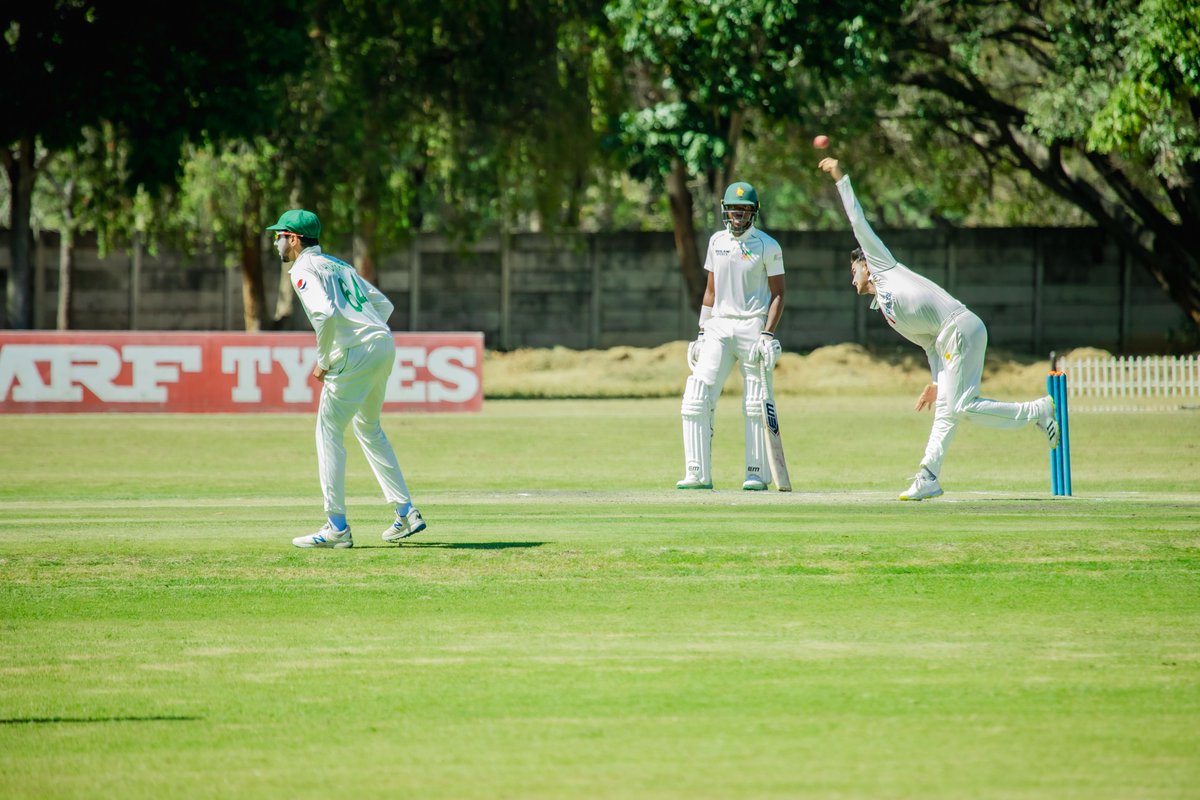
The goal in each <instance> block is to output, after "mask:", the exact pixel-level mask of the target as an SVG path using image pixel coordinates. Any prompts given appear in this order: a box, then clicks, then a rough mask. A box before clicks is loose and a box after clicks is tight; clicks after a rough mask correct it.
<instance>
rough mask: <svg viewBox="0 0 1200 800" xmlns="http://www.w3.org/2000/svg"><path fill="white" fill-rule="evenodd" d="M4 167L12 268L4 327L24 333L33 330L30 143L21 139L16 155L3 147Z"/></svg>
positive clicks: (32, 166) (32, 167) (33, 173)
mask: <svg viewBox="0 0 1200 800" xmlns="http://www.w3.org/2000/svg"><path fill="white" fill-rule="evenodd" d="M3 154H4V167H5V171H6V172H7V173H8V185H9V189H10V192H9V202H10V204H11V208H10V210H9V212H10V217H9V219H10V222H9V232H10V237H11V238H10V239H9V242H8V247H9V253H10V254H11V257H12V266H11V267H10V268H9V271H8V286H7V303H6V314H7V316H6V320H5V321H6V324H7V327H9V328H16V329H24V330H27V329H29V328H32V327H33V235H32V228H31V226H30V214H31V212H32V210H33V184H34V179H35V178H36V177H37V167H36V166H35V164H34V157H33V140H32V139H22V140H21V142H20V143H19V144H18V145H17V152H16V153H13V152H12V151H11V150H9V149H7V148H5V149H4V151H3Z"/></svg>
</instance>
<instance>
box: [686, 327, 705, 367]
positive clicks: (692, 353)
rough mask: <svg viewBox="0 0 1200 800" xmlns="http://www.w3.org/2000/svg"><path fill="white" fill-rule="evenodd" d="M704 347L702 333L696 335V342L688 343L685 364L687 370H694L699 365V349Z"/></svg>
mask: <svg viewBox="0 0 1200 800" xmlns="http://www.w3.org/2000/svg"><path fill="white" fill-rule="evenodd" d="M703 346H704V331H700V333H698V334H696V341H694V342H689V343H688V351H687V362H688V369H695V368H696V365H697V364H699V363H700V348H701V347H703Z"/></svg>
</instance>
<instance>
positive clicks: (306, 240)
mask: <svg viewBox="0 0 1200 800" xmlns="http://www.w3.org/2000/svg"><path fill="white" fill-rule="evenodd" d="M319 242H320V240H319V239H314V238H312V237H311V236H301V237H300V246H301V247H312V246H313V245H314V244H318V243H319Z"/></svg>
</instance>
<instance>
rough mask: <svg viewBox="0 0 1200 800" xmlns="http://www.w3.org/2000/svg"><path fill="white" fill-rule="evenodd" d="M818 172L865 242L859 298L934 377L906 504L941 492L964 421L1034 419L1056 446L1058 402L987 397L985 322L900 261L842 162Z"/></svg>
mask: <svg viewBox="0 0 1200 800" xmlns="http://www.w3.org/2000/svg"><path fill="white" fill-rule="evenodd" d="M819 167H820V169H821V170H822V171H824V172H826V173H828V174H829V175H830V177H832V178H833V180H834V181H836V186H837V190H838V193H839V194H840V195H841V198H842V206H843V207H844V208H845V210H846V216H847V217H849V219H850V226H851V227H852V228H853V229H854V237H855V238H856V239H857V240H858V244H859V247H858V248H857V249H856V250H854V252H852V253H851V254H850V272H851V283H852V284H853V285H854V288H855V290H856V291H857V292H858V293H859V294H860V295H874V298H873V299H872V301H871V308H873V309H879V311H880V313H882V314H883V318H884V319H885V320H887V323H888V325H891V326H892V327H893V328H895V329H896V332H897V333H899V334H900V335H901V336H903V337H904V338H905V339H908V340H909V341H910V342H912V343H914V344H916V345H918V346H920V347H921V348H922V349H923V350H924V351H925V356H926V358H927V359H928V360H929V368H930V370H931V372H932V375H933V379H932V381H931V382H930V383H929V384H928V385H927V386H926V387H925V389H924V390H923V391H922V392H921V394H920V396H918V397H917V403H916V410H917V411H923V410H924V409H926V408H930V407H932V408H933V429H932V430H931V431H930V433H929V441H928V442H927V443H926V445H925V456H924V458H922V459H921V467H920V469H919V470H918V471H917V474H916V476H914V478H913V482H912V485H911V486H909V487H908V489H906V490H905V491H904V493H903V494H901V495H900V499H901V500H924V499H926V498H930V497H938V496H939V495H941V494H942V487H941V485H940V484H939V483H938V476H939V475H941V472H942V462H943V460H944V459H945V457H946V448H947V447H949V445H950V441H951V440H952V439H953V438H954V434H955V431H956V430H957V429H958V423H959V422H960V421H961V420H963V419H969V420H971V421H972V422H976V423H979V424H980V425H985V426H987V427H989V428H1020V427H1022V426H1024V425H1028V424H1029V423H1031V422H1032V423H1033V424H1034V425H1036V426H1037V427H1038V429H1039V430H1041V431H1042V432H1043V433H1045V434H1046V438H1047V440H1048V441H1049V444H1050V449H1051V450H1053V449H1054V448H1055V447H1057V446H1058V425H1057V424H1056V423H1055V421H1054V400H1053V398H1051V397H1050V395H1046V396H1045V397H1041V398H1039V399H1037V400H1031V401H1028V402H1024V403H1008V402H1001V401H999V400H989V399H987V398H984V397H980V396H979V392H980V383H981V382H982V380H983V361H984V356H985V354H986V353H987V329H986V328H985V327H984V325H983V322H982V321H981V320H980V319H979V317H977V316H975V314H973V313H972V312H971V311H970V309H968V308H967V307H966V306H964V305H963V304H962V303H960V302H959V301H958V300H956V299H954V298H953V297H951V296H950V294H949V293H948V292H946V290H945V289H943V288H942V287H940V286H938V285H937V284H935V283H934V282H933V281H931V280H929V279H928V278H926V277H924V276H922V275H918V274H917V273H915V272H913V271H912V270H911V269H909V268H908V267H906V266H904V265H903V264H901V263H900V262H899V261H897V260H896V258H895V256H893V255H892V254H891V251H889V250H888V249H887V247H886V246H884V244H883V242H882V241H881V240H880V239H879V237H878V236H877V235H875V231H874V230H872V229H871V225H870V224H869V223H868V222H867V219H866V216H865V215H864V214H863V209H862V206H861V205H860V204H859V202H858V198H856V197H855V196H854V188H853V187H852V186H851V185H850V176H849V175H844V174H843V173H842V170H841V167H840V166H839V165H838V161H837V159H835V158H825V159H822V161H821V163H820V165H819Z"/></svg>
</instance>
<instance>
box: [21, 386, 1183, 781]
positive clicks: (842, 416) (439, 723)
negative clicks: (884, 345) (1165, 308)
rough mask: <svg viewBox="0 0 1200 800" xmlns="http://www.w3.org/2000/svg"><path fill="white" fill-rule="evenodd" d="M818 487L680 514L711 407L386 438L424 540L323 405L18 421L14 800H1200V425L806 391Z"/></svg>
mask: <svg viewBox="0 0 1200 800" xmlns="http://www.w3.org/2000/svg"><path fill="white" fill-rule="evenodd" d="M780 405H781V409H780V415H781V421H782V424H783V426H784V438H785V443H786V446H787V450H788V455H789V463H790V466H791V471H792V478H793V483H794V485H795V488H796V491H795V492H793V493H792V494H779V493H776V492H770V493H766V494H752V493H743V492H741V491H740V490H738V489H737V487H738V486H739V485H740V478H741V473H740V463H741V436H742V426H741V420H740V412H739V410H738V402H737V400H736V399H734V398H732V397H727V398H725V399H723V400H722V401H721V407H720V412H719V421H718V428H717V440H716V443H715V465H716V470H715V472H716V480H717V484H718V491H715V492H678V491H676V490H675V489H674V488H673V486H674V482H675V480H676V479H678V478H679V477H680V476H681V474H682V455H681V444H680V425H679V417H678V401H677V400H640V401H635V400H612V401H489V402H488V403H487V404H486V406H485V409H484V411H483V412H482V413H480V414H475V415H413V416H394V417H390V418H389V419H388V420H387V427H388V430H389V433H390V434H391V437H392V440H393V443H394V444H395V445H396V449H397V451H398V453H399V456H400V459H401V464H402V466H403V467H404V469H405V472H406V475H407V477H408V479H409V482H410V484H411V487H412V489H413V491H414V493H415V495H416V499H417V501H418V504H419V505H420V507H421V508H422V510H423V511H424V513H425V516H426V518H427V520H428V521H429V524H430V528H429V530H428V531H426V532H425V533H423V534H420V535H418V536H416V537H414V538H413V539H411V540H409V543H407V544H404V545H403V546H401V547H395V546H384V545H383V543H382V542H381V541H380V540H379V536H378V535H379V531H380V530H382V529H383V527H384V526H385V525H386V524H387V522H388V520H389V511H388V509H387V507H386V506H385V505H383V503H382V502H381V501H380V500H379V498H378V489H377V487H376V486H375V485H374V481H373V478H372V477H371V475H370V472H369V470H368V469H367V467H366V464H365V461H364V460H363V458H362V456H361V454H360V453H359V452H358V450H357V448H356V447H355V446H354V445H353V443H352V440H351V443H350V444H351V447H350V459H349V465H350V468H349V482H348V490H349V494H350V505H351V509H350V511H351V514H350V521H351V524H352V525H353V526H354V532H355V542H356V546H355V548H354V549H353V550H344V551H302V550H298V549H295V548H293V547H291V545H290V539H291V537H292V536H295V535H298V534H302V533H308V532H311V531H312V530H315V529H316V528H317V527H318V526H319V525H320V523H321V521H322V520H321V512H320V500H319V497H318V488H317V482H316V468H315V454H314V444H313V435H312V428H313V420H312V418H311V417H308V416H284V415H280V416H167V415H129V416H122V415H56V416H15V415H6V416H0V448H2V452H3V458H2V459H0V511H2V512H3V513H0V677H2V681H0V797H4V798H57V797H79V798H97V797H103V798H193V797H194V798H218V797H219V798H237V797H247V798H263V797H267V798H274V797H279V798H328V797H419V798H559V797H575V796H578V797H586V798H589V800H591V799H595V798H641V797H648V798H697V797H702V798H785V797H786V798H796V797H813V798H872V799H876V798H947V799H949V798H956V799H957V798H1021V799H1022V800H1024V799H1026V798H1046V800H1051V799H1053V800H1061V799H1062V798H1081V799H1082V798H1086V799H1087V800H1095V799H1096V798H1121V800H1126V799H1128V798H1184V797H1192V798H1194V797H1198V796H1200V530H1198V529H1200V413H1175V414H1162V413H1159V414H1140V415H1139V414H1126V415H1117V414H1077V415H1075V416H1074V417H1073V419H1072V420H1071V422H1072V429H1071V432H1072V455H1073V461H1074V475H1073V478H1074V486H1075V492H1076V496H1075V497H1073V498H1057V499H1056V498H1052V497H1050V496H1049V468H1048V457H1047V454H1046V451H1045V447H1044V442H1043V440H1042V439H1041V438H1040V435H1039V434H1037V433H1036V432H1035V431H1034V430H1033V429H1032V428H1029V429H1026V430H1021V431H1015V432H1014V431H1007V432H1006V431H993V430H988V429H984V428H979V427H971V426H965V427H964V428H962V429H960V432H959V434H958V438H957V439H956V441H955V442H954V444H953V446H952V448H951V451H950V456H949V458H948V460H947V464H946V468H945V470H944V473H943V481H942V483H943V486H944V487H945V489H946V495H945V496H944V497H942V498H939V499H937V500H933V501H926V502H922V503H901V502H898V501H896V500H895V499H894V498H895V495H896V494H897V493H898V492H899V491H900V490H902V489H904V488H905V486H907V483H908V480H909V478H910V476H911V474H912V472H913V471H914V469H915V466H916V462H917V460H918V458H919V456H920V454H921V451H922V449H923V446H924V440H925V435H926V433H927V431H928V425H929V419H930V418H929V416H928V415H927V414H920V415H918V414H915V413H913V412H912V411H911V405H912V398H911V397H908V396H904V397H872V398H867V399H863V400H854V401H850V400H847V399H833V398H823V399H811V398H803V397H786V398H783V400H782V402H781V404H780Z"/></svg>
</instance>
